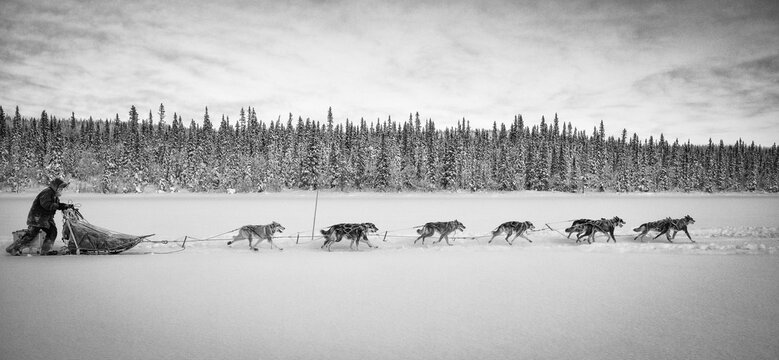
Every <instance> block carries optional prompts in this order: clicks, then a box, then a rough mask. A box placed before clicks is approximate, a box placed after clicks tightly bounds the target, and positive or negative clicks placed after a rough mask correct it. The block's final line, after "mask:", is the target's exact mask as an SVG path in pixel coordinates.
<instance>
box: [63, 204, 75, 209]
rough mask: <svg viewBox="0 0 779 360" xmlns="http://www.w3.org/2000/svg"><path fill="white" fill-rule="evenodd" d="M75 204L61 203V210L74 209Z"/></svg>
mask: <svg viewBox="0 0 779 360" xmlns="http://www.w3.org/2000/svg"><path fill="white" fill-rule="evenodd" d="M72 208H73V204H60V210H66V209H72Z"/></svg>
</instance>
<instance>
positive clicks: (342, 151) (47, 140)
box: [0, 104, 779, 193]
mask: <svg viewBox="0 0 779 360" xmlns="http://www.w3.org/2000/svg"><path fill="white" fill-rule="evenodd" d="M0 119H2V120H3V121H0V160H1V161H0V191H4V192H9V191H11V192H12V191H22V190H24V189H29V188H39V187H40V186H43V185H45V184H47V183H48V181H49V180H50V179H52V178H53V177H56V176H60V177H64V178H65V179H67V180H68V181H70V182H71V184H72V187H75V188H76V189H75V190H76V191H82V192H99V193H126V192H155V191H156V192H171V191H191V192H261V191H282V190H285V189H306V190H313V189H332V191H389V192H397V191H438V190H443V191H516V190H539V191H561V192H593V191H609V192H664V191H682V192H690V191H698V192H741V191H750V192H751V191H758V192H777V191H779V152H778V151H777V147H776V144H773V146H771V147H763V146H759V145H755V144H754V143H750V144H747V143H745V142H744V141H741V140H739V141H737V142H736V143H733V144H725V143H724V142H723V141H721V140H716V139H715V140H709V142H708V144H706V145H694V144H690V143H689V142H681V143H680V142H679V141H678V140H670V139H666V138H664V136H663V135H660V137H659V138H654V137H649V138H648V139H640V138H639V137H638V136H637V135H636V134H633V135H630V134H629V132H628V130H627V129H625V130H622V132H621V136H619V137H614V136H609V137H607V136H606V131H605V127H604V124H603V122H601V123H600V124H599V126H594V127H593V128H592V129H577V128H575V127H572V125H571V123H566V122H560V121H559V120H558V117H557V115H555V117H554V119H551V120H547V119H545V118H543V117H542V118H541V119H540V122H538V123H533V124H530V123H526V121H525V119H523V118H522V116H515V117H514V119H513V120H512V121H511V122H510V123H508V124H506V123H497V122H496V123H494V124H493V126H492V128H487V129H477V128H472V127H471V126H470V124H469V122H467V121H466V120H465V119H463V120H462V121H461V122H459V123H458V124H457V126H456V127H449V128H443V129H441V128H439V127H436V124H435V123H434V122H433V121H432V120H431V119H426V120H423V119H420V115H419V114H418V113H417V114H409V117H408V119H403V120H402V121H396V120H395V119H391V118H388V119H379V120H376V121H366V120H363V119H360V120H359V121H349V120H346V121H344V122H338V123H336V122H334V121H333V115H332V110H328V113H327V118H326V119H325V120H323V121H321V122H320V121H319V120H316V121H315V120H312V119H309V118H307V119H303V118H302V117H297V118H295V117H294V116H293V115H291V114H290V115H289V117H288V118H278V119H276V120H275V121H268V122H265V121H262V120H258V118H257V115H256V112H255V109H254V108H251V107H248V108H245V109H241V110H240V115H239V118H238V119H237V120H235V121H232V122H231V121H230V119H229V117H225V116H224V115H222V117H221V119H212V118H211V117H210V116H209V114H208V108H205V112H204V114H203V118H202V122H195V121H194V120H190V121H189V124H185V123H184V121H183V119H182V117H181V116H179V115H177V114H176V113H174V114H173V115H172V116H170V117H169V115H168V114H167V112H166V111H165V107H164V105H162V104H160V106H159V109H158V111H157V112H156V114H153V113H152V112H151V111H150V112H149V114H148V115H145V114H144V115H142V114H139V113H138V112H137V110H136V108H135V106H132V107H131V108H130V109H129V112H128V113H127V116H126V117H124V118H122V117H120V116H119V115H118V114H117V115H116V117H114V118H113V119H100V120H94V119H92V118H91V117H90V118H88V119H80V118H78V119H77V118H76V117H75V114H73V115H71V117H70V118H61V119H60V118H56V117H54V116H49V115H48V114H47V113H46V112H45V111H43V112H42V113H41V114H40V116H39V117H37V118H36V117H22V116H21V115H20V114H19V108H18V107H16V109H15V112H14V113H8V112H6V111H5V110H4V109H3V108H2V107H0ZM71 190H74V189H72V188H71Z"/></svg>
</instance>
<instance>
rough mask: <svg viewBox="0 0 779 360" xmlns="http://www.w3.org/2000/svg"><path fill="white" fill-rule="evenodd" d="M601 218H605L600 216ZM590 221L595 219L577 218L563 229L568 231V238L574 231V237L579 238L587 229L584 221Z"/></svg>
mask: <svg viewBox="0 0 779 360" xmlns="http://www.w3.org/2000/svg"><path fill="white" fill-rule="evenodd" d="M600 219H601V220H606V219H605V218H600ZM591 221H597V220H592V219H579V220H574V221H573V223H572V224H571V226H570V227H568V228H567V229H565V232H567V233H568V238H569V239H570V238H571V234H573V233H576V238H577V239H578V238H580V237H581V235H582V234H583V233H584V232H585V231H587V226H585V224H586V223H588V222H591Z"/></svg>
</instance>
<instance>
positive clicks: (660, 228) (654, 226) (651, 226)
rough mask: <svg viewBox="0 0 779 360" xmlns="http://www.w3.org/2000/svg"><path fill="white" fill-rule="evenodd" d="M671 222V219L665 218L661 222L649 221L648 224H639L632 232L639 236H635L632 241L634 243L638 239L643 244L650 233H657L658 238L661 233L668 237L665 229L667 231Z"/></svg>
mask: <svg viewBox="0 0 779 360" xmlns="http://www.w3.org/2000/svg"><path fill="white" fill-rule="evenodd" d="M671 221H672V219H671V218H670V217H667V218H665V219H662V220H657V221H650V222H647V223H643V224H641V226H639V227H637V228H635V229H633V231H635V232H639V233H640V234H638V235H636V237H635V238H633V241H636V240H638V238H641V242H644V237H645V236H646V234H647V233H649V232H650V231H657V232H658V233H659V234H658V236H660V235H662V234H663V232H664V231H665V234H666V236H668V231H667V229H668V224H669V223H670V222H671ZM656 238H657V237H655V239H656ZM668 241H671V239H670V238H669V239H668Z"/></svg>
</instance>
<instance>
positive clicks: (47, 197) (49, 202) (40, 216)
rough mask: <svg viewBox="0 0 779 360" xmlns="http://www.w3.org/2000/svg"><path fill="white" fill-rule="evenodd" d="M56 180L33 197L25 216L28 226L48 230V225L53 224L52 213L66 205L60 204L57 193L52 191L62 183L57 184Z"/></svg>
mask: <svg viewBox="0 0 779 360" xmlns="http://www.w3.org/2000/svg"><path fill="white" fill-rule="evenodd" d="M57 180H59V179H57ZM57 180H54V181H53V182H52V183H51V185H50V186H49V187H47V188H46V189H44V190H43V191H41V193H40V194H38V196H37V197H35V201H33V203H32V207H30V212H29V213H28V214H27V225H28V226H35V227H40V228H44V229H48V228H49V224H53V223H54V213H56V212H57V210H63V209H65V208H66V206H67V204H63V203H61V202H60V199H59V197H57V192H56V191H54V188H56V187H58V186H60V185H61V184H62V183H63V181H62V180H60V181H59V182H58V181H57Z"/></svg>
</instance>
